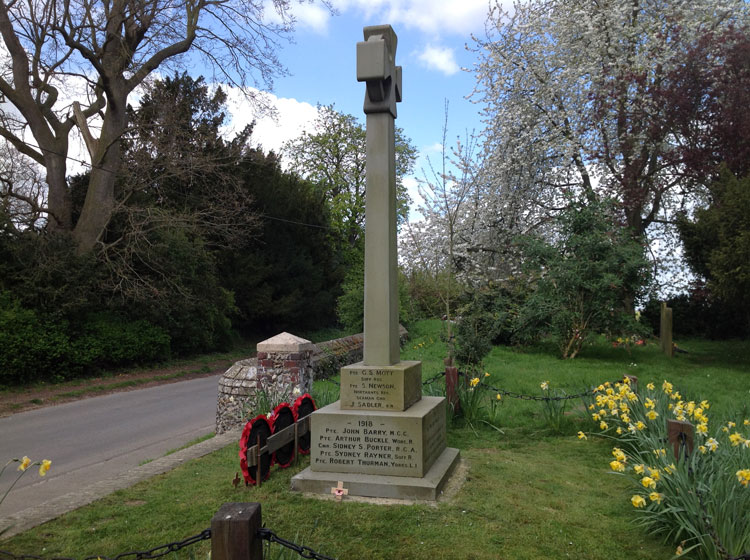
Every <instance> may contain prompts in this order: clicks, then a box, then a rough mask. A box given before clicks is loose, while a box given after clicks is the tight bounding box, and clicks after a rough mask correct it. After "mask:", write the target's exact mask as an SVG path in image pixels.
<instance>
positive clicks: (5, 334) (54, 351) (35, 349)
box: [0, 292, 71, 385]
mask: <svg viewBox="0 0 750 560" xmlns="http://www.w3.org/2000/svg"><path fill="white" fill-rule="evenodd" d="M70 350H71V349H70V340H69V339H68V336H67V334H66V332H65V324H64V323H60V322H56V321H53V320H44V319H42V318H41V317H40V316H39V315H38V314H37V312H36V311H33V310H31V309H25V308H24V307H22V306H21V304H20V302H19V301H18V300H17V299H15V298H13V297H12V296H11V295H10V294H9V293H8V292H0V384H3V385H15V384H20V383H29V382H32V381H36V380H39V379H43V378H45V377H48V376H51V375H57V376H61V377H68V376H69V375H70V374H71V363H70Z"/></svg>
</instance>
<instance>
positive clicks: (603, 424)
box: [599, 420, 609, 430]
mask: <svg viewBox="0 0 750 560" xmlns="http://www.w3.org/2000/svg"><path fill="white" fill-rule="evenodd" d="M607 428H609V424H607V423H606V422H605V421H604V420H602V421H601V422H599V429H600V430H606V429H607Z"/></svg>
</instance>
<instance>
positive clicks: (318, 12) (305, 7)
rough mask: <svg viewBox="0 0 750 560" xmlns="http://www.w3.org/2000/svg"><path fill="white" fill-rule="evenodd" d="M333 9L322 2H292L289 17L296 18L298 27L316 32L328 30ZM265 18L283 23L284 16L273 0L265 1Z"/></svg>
mask: <svg viewBox="0 0 750 560" xmlns="http://www.w3.org/2000/svg"><path fill="white" fill-rule="evenodd" d="M332 15H333V14H331V11H330V10H329V9H328V8H327V7H325V6H323V5H321V4H311V3H308V2H299V3H297V2H292V3H290V5H289V8H288V12H287V14H286V16H287V17H289V16H291V18H292V19H294V22H295V26H296V27H297V28H307V29H311V30H312V31H315V32H316V33H320V34H325V33H327V32H328V22H329V21H330V19H331V16H332ZM263 19H264V21H265V22H266V23H274V24H281V23H283V21H284V18H283V17H282V15H281V14H279V12H278V11H277V10H276V7H275V6H274V3H273V1H272V0H266V1H265V2H264V3H263Z"/></svg>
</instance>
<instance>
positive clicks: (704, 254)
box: [679, 169, 750, 328]
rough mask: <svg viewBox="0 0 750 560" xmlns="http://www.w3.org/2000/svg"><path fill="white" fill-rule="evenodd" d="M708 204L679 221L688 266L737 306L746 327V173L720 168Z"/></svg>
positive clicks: (749, 222)
mask: <svg viewBox="0 0 750 560" xmlns="http://www.w3.org/2000/svg"><path fill="white" fill-rule="evenodd" d="M711 193H712V198H713V200H712V204H711V205H710V206H708V207H707V208H700V209H697V210H696V211H695V217H694V219H693V220H692V221H691V220H688V219H687V218H684V219H683V220H682V221H681V222H680V223H679V228H680V234H681V237H682V240H683V243H684V246H685V254H686V258H687V260H688V262H689V263H690V265H691V268H692V269H693V270H694V271H695V272H696V273H698V274H700V275H702V276H703V277H705V278H707V279H708V286H709V289H710V290H711V292H712V293H713V294H715V296H716V297H717V298H718V299H720V300H722V301H725V302H727V303H731V305H733V306H735V307H737V308H738V309H741V310H742V312H743V313H744V314H745V326H746V328H747V327H750V264H748V263H750V175H748V176H746V177H744V178H737V177H735V176H734V175H733V174H732V173H731V172H730V171H728V170H726V169H725V170H724V171H723V172H722V174H721V176H720V177H719V179H717V180H716V181H715V182H714V183H712V184H711Z"/></svg>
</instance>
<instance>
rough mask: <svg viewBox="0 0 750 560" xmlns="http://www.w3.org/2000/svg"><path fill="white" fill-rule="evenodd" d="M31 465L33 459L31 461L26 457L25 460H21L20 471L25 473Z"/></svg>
mask: <svg viewBox="0 0 750 560" xmlns="http://www.w3.org/2000/svg"><path fill="white" fill-rule="evenodd" d="M30 464H31V459H29V458H28V457H26V455H24V456H23V459H21V464H20V465H18V470H19V471H22V472H23V471H25V470H26V469H28V468H29V465H30Z"/></svg>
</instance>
